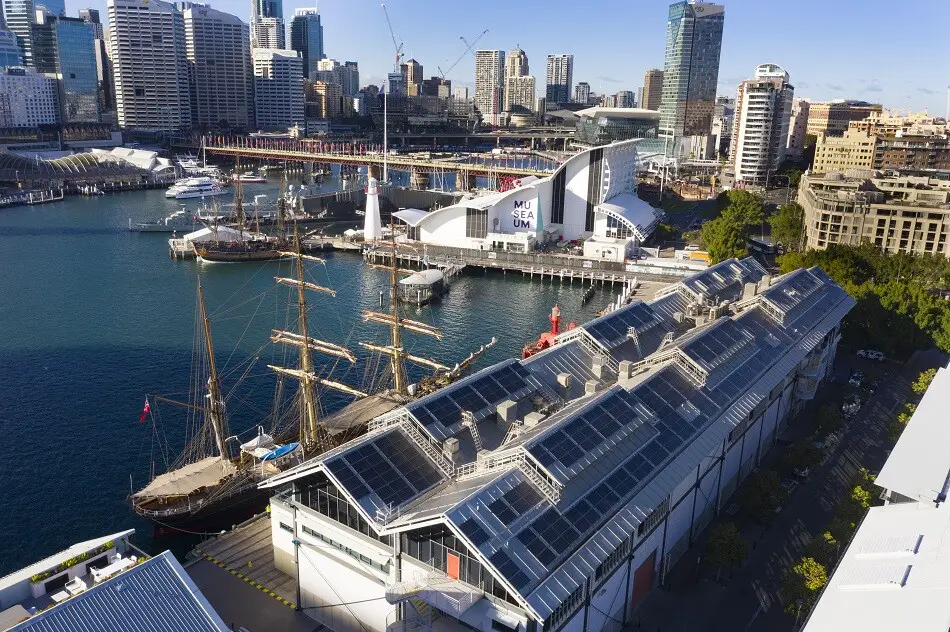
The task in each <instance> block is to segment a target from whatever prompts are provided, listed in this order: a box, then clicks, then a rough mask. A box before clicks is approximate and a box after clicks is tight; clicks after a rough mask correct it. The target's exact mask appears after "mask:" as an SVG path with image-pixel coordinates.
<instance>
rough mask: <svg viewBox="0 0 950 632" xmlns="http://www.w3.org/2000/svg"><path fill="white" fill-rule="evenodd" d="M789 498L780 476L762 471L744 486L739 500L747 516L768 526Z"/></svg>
mask: <svg viewBox="0 0 950 632" xmlns="http://www.w3.org/2000/svg"><path fill="white" fill-rule="evenodd" d="M787 496H788V494H787V493H786V492H785V490H784V489H783V488H782V483H781V481H779V478H778V474H776V473H775V472H773V471H772V470H762V471H760V472H759V473H758V474H755V475H754V476H752V477H751V478H749V480H748V481H746V482H745V484H743V486H742V488H741V489H740V491H739V497H738V500H739V505H740V506H741V507H742V509H743V511H745V513H746V514H748V515H749V516H750V517H752V518H753V519H755V520H757V521H758V522H760V523H762V524H768V523H769V522H770V521H771V520H772V516H774V515H775V512H776V510H778V509H779V508H780V507H781V506H782V505H783V504H784V503H785V500H786V497H787Z"/></svg>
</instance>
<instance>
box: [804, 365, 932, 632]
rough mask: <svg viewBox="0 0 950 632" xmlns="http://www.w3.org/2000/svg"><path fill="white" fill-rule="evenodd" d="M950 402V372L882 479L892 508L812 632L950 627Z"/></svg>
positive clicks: (843, 567)
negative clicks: (949, 449) (949, 417)
mask: <svg viewBox="0 0 950 632" xmlns="http://www.w3.org/2000/svg"><path fill="white" fill-rule="evenodd" d="M948 395H950V371H948V369H946V368H940V369H938V371H937V374H936V375H935V376H934V379H933V382H931V384H930V388H928V389H927V392H926V393H924V396H923V399H922V400H921V402H920V404H919V405H918V406H917V408H916V410H915V412H914V414H913V415H912V416H911V418H910V421H908V422H907V425H906V427H905V428H904V430H903V432H902V433H901V436H900V439H898V441H897V445H895V446H894V449H893V450H891V451H890V453H889V455H888V457H887V462H886V463H885V464H884V467H883V468H882V469H881V471H880V473H879V474H878V475H877V476H876V477H875V480H874V484H875V485H876V486H877V487H879V488H881V489H882V490H883V491H882V493H881V496H882V497H883V498H884V500H885V503H886V504H885V505H883V506H881V507H871V508H870V509H868V512H867V514H866V515H865V516H864V518H863V519H862V520H861V522H860V524H859V526H858V529H857V531H856V532H855V534H854V536H853V537H852V538H851V541H850V543H848V546H847V549H845V551H844V552H843V554H842V556H841V559H840V560H839V561H838V564H837V565H836V567H835V568H834V574H832V575H831V577H830V578H829V580H828V584H827V586H826V587H825V588H824V589H823V590H822V592H821V596H820V598H819V600H818V603H817V605H816V606H815V608H814V610H813V611H812V613H811V616H809V617H808V618H807V619H806V620H805V625H804V628H803V630H804V632H833V631H837V630H862V632H893V630H943V628H944V627H946V625H947V621H950V585H948V584H947V582H946V579H945V578H946V576H947V571H948V570H950V556H948V552H947V547H946V542H947V534H948V533H950V504H948V503H947V501H946V493H947V472H948V471H950V459H948V458H947V453H946V450H944V449H943V446H944V445H946V441H947V440H948V439H950V436H948V434H947V425H946V410H947V407H948V406H950V397H948ZM875 491H877V490H875ZM874 495H875V496H877V495H878V494H877V493H875V494H874ZM829 570H831V569H829Z"/></svg>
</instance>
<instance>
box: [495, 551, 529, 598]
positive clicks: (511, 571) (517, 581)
mask: <svg viewBox="0 0 950 632" xmlns="http://www.w3.org/2000/svg"><path fill="white" fill-rule="evenodd" d="M488 561H489V562H491V563H492V566H494V567H495V568H497V569H498V572H500V573H501V574H502V576H504V578H505V579H507V580H508V581H509V582H511V585H512V586H514V588H515V590H517V591H519V592H521V591H522V590H524V588H525V587H526V586H527V585H528V584H529V583H530V581H531V579H530V578H529V577H528V575H527V574H526V573H525V572H524V571H523V570H521V568H520V567H519V566H518V565H517V564H516V563H515V561H514V560H513V559H511V558H510V557H508V554H507V553H506V552H505V551H504V549H501V550H499V551H496V552H495V554H494V555H492V556H491V557H490V558H488Z"/></svg>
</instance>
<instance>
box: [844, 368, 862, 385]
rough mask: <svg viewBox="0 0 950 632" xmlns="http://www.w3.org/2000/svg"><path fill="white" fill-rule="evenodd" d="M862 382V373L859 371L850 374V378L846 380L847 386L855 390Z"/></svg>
mask: <svg viewBox="0 0 950 632" xmlns="http://www.w3.org/2000/svg"><path fill="white" fill-rule="evenodd" d="M863 381H864V373H862V372H861V371H855V372H854V373H852V374H851V377H850V378H848V384H850V385H851V386H854V387H855V388H857V387H860V386H861V383H862V382H863Z"/></svg>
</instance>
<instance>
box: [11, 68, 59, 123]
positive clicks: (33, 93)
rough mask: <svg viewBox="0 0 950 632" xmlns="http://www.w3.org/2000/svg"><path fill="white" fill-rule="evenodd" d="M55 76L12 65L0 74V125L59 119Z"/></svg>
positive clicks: (55, 121) (52, 121) (57, 120)
mask: <svg viewBox="0 0 950 632" xmlns="http://www.w3.org/2000/svg"><path fill="white" fill-rule="evenodd" d="M59 120H60V119H59V98H58V90H57V87H56V78H55V76H49V75H43V74H39V73H37V72H36V71H35V70H33V69H32V68H20V67H16V66H12V67H9V68H6V69H4V70H3V72H2V74H0V127H36V126H38V125H56V124H57V123H59Z"/></svg>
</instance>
